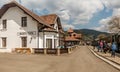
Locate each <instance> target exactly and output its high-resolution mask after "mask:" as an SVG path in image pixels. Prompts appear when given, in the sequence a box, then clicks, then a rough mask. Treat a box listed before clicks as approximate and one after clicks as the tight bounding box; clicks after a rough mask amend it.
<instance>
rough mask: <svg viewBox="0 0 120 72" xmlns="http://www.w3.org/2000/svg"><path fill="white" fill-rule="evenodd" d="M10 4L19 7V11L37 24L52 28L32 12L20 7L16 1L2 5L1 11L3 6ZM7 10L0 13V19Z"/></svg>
mask: <svg viewBox="0 0 120 72" xmlns="http://www.w3.org/2000/svg"><path fill="white" fill-rule="evenodd" d="M10 4H15V5H16V6H17V7H19V8H20V9H22V10H23V11H24V12H26V13H27V14H28V15H29V16H31V17H32V18H34V19H35V20H36V21H38V22H39V23H42V24H43V25H46V26H48V27H50V28H53V27H52V26H50V25H48V24H47V23H45V22H44V21H43V20H42V19H41V18H40V17H39V16H38V15H37V14H35V13H33V12H32V11H30V10H29V9H27V8H26V7H24V6H22V5H21V4H19V3H18V2H16V1H11V2H9V3H7V4H4V5H3V6H2V8H1V9H3V8H4V6H7V5H10ZM1 9H0V10H1ZM7 9H9V7H7ZM7 9H5V10H4V11H3V12H1V13H0V17H2V14H4V12H5V11H7Z"/></svg>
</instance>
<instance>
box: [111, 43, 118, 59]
mask: <svg viewBox="0 0 120 72" xmlns="http://www.w3.org/2000/svg"><path fill="white" fill-rule="evenodd" d="M111 50H112V52H111V57H115V51H116V50H117V45H116V44H115V42H113V43H112V46H111Z"/></svg>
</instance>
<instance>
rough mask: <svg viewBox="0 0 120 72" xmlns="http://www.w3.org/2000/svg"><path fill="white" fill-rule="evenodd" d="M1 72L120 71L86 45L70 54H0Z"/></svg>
mask: <svg viewBox="0 0 120 72" xmlns="http://www.w3.org/2000/svg"><path fill="white" fill-rule="evenodd" d="M0 72H120V71H118V70H117V69H115V68H114V67H112V66H110V65H109V64H107V63H105V62H104V61H102V60H100V59H98V58H97V57H96V56H94V55H93V54H92V53H91V52H90V50H89V49H88V48H87V47H86V46H81V47H80V48H78V49H77V50H75V51H74V52H73V53H72V54H69V55H61V56H54V55H22V54H5V53H4V54H3V53H1V54H0Z"/></svg>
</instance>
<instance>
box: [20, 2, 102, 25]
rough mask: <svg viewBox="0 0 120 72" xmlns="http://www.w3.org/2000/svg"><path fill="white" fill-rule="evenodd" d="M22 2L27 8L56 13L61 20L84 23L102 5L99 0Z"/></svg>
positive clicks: (100, 8) (99, 9)
mask: <svg viewBox="0 0 120 72" xmlns="http://www.w3.org/2000/svg"><path fill="white" fill-rule="evenodd" d="M22 1H23V2H22V4H23V5H24V6H26V7H28V8H29V9H32V8H33V9H37V10H40V11H42V10H43V9H47V10H48V11H49V13H57V14H58V15H59V16H60V17H61V20H63V21H64V22H66V23H67V22H68V21H69V20H72V24H86V23H88V22H89V20H90V19H91V18H92V17H93V15H94V14H95V13H97V12H99V11H101V10H103V8H104V6H103V4H102V2H101V0H91V1H89V0H59V1H58V0H22Z"/></svg>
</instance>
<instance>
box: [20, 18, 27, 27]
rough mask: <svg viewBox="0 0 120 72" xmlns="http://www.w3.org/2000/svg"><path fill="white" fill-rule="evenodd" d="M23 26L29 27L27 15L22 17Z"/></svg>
mask: <svg viewBox="0 0 120 72" xmlns="http://www.w3.org/2000/svg"><path fill="white" fill-rule="evenodd" d="M21 26H22V27H27V17H22V18H21Z"/></svg>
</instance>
